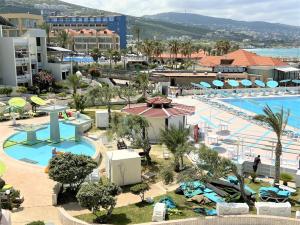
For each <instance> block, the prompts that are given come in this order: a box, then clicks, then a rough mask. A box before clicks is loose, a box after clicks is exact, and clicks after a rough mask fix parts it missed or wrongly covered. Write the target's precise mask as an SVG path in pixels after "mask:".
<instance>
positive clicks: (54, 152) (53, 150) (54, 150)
mask: <svg viewBox="0 0 300 225" xmlns="http://www.w3.org/2000/svg"><path fill="white" fill-rule="evenodd" d="M56 154H57V151H56V148H55V147H54V148H52V158H53V157H55V156H56Z"/></svg>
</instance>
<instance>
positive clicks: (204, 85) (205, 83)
mask: <svg viewBox="0 0 300 225" xmlns="http://www.w3.org/2000/svg"><path fill="white" fill-rule="evenodd" d="M200 85H201V86H202V87H204V88H211V85H210V84H209V83H207V82H204V81H202V82H200Z"/></svg>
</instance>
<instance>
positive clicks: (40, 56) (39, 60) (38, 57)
mask: <svg viewBox="0 0 300 225" xmlns="http://www.w3.org/2000/svg"><path fill="white" fill-rule="evenodd" d="M37 60H38V62H42V55H41V53H38V54H37Z"/></svg>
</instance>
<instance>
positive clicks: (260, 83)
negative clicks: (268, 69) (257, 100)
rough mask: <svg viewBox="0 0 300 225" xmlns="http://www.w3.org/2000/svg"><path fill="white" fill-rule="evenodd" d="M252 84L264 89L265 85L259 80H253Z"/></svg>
mask: <svg viewBox="0 0 300 225" xmlns="http://www.w3.org/2000/svg"><path fill="white" fill-rule="evenodd" d="M254 83H255V84H256V85H257V86H259V87H266V84H265V83H264V82H262V81H261V80H255V81H254Z"/></svg>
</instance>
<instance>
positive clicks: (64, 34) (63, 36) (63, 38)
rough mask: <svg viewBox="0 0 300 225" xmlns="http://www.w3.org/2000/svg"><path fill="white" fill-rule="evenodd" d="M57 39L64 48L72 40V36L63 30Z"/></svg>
mask: <svg viewBox="0 0 300 225" xmlns="http://www.w3.org/2000/svg"><path fill="white" fill-rule="evenodd" d="M57 41H58V43H59V45H60V46H61V47H62V48H67V47H68V45H69V43H70V42H71V37H70V35H69V33H68V32H67V31H65V30H62V31H60V32H59V33H58V35H57Z"/></svg>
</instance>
